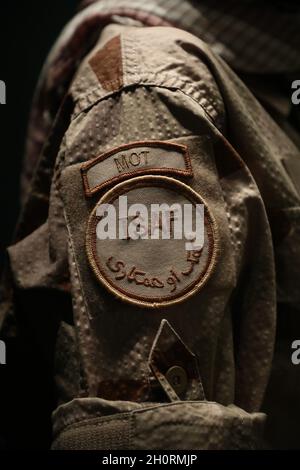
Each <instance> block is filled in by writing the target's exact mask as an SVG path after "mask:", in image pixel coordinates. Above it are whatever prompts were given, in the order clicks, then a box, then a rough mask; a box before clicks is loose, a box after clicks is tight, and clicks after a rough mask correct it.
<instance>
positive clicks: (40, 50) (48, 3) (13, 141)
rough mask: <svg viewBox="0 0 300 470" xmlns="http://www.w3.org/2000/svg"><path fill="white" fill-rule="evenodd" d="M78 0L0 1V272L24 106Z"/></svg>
mask: <svg viewBox="0 0 300 470" xmlns="http://www.w3.org/2000/svg"><path fill="white" fill-rule="evenodd" d="M78 3H79V2H78V0H42V1H40V2H36V1H23V0H15V1H11V2H8V1H6V2H1V28H0V80H3V81H4V82H5V83H6V90H7V104H6V105H0V136H1V142H0V161H1V167H0V168H1V169H0V178H1V180H0V214H1V219H0V220H1V222H0V270H1V266H2V265H3V259H4V250H5V247H6V246H7V245H8V244H9V243H10V241H11V237H12V233H13V230H14V226H15V223H16V220H17V217H18V207H19V200H18V196H19V179H20V169H21V163H22V157H23V153H24V140H25V134H26V129H27V124H28V114H29V110H30V104H31V100H32V95H33V92H34V88H35V85H36V82H37V80H38V76H39V72H40V70H41V67H42V65H43V62H44V61H45V58H46V57H47V54H48V52H49V49H50V48H51V46H52V45H53V43H54V41H55V39H56V38H57V36H58V34H59V33H60V31H61V29H62V28H63V27H64V25H65V24H66V22H67V21H68V19H69V18H71V17H72V16H73V14H74V12H75V11H76V7H77V5H78Z"/></svg>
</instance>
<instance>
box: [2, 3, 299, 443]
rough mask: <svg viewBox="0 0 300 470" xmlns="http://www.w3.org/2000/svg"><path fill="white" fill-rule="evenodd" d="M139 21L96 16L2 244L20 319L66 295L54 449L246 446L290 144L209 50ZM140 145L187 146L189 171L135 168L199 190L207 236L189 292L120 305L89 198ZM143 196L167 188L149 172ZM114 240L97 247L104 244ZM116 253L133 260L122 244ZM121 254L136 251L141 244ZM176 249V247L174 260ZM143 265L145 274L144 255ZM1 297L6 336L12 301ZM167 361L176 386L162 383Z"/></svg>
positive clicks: (295, 210) (272, 310) (263, 377)
mask: <svg viewBox="0 0 300 470" xmlns="http://www.w3.org/2000/svg"><path fill="white" fill-rule="evenodd" d="M90 8H92V7H90ZM128 16H130V15H128ZM141 18H142V16H140V17H139V19H137V18H135V19H134V20H133V21H138V22H139V23H136V24H120V23H124V21H121V20H120V19H119V18H114V20H111V24H108V25H104V24H103V25H102V29H101V31H99V30H100V28H99V26H98V36H97V40H96V41H95V44H94V45H93V47H92V48H91V50H90V51H89V52H88V53H87V54H86V55H85V57H84V59H83V60H82V61H81V62H80V65H79V66H78V70H77V71H76V73H75V76H74V78H73V80H72V83H71V85H70V87H69V89H68V92H67V97H66V98H65V101H64V105H63V107H62V108H61V110H60V112H59V114H58V117H57V118H56V121H55V123H54V126H53V128H52V132H51V135H50V137H49V140H48V141H47V145H46V146H45V147H44V151H43V153H42V156H41V158H40V160H39V163H38V165H37V168H36V171H35V175H34V177H33V180H32V185H31V190H30V191H29V193H28V199H27V202H26V204H25V206H24V210H23V214H22V217H21V222H20V224H19V230H18V238H19V239H18V240H17V241H16V243H15V244H14V245H12V246H11V247H10V248H9V250H8V251H9V260H10V271H11V277H12V279H13V283H12V285H13V290H14V291H15V292H17V293H18V296H19V298H20V299H21V302H22V308H23V309H24V310H26V311H27V312H29V313H28V316H29V321H30V319H32V321H34V319H35V314H34V311H36V310H38V309H41V308H42V304H43V302H47V298H48V296H51V298H52V299H55V302H57V308H58V311H60V310H59V309H60V298H61V297H60V296H61V295H64V296H66V297H67V298H68V299H72V307H70V305H69V304H68V307H66V306H65V305H64V308H61V314H60V322H59V328H58V332H57V336H56V338H55V378H56V383H57V392H58V393H57V395H58V403H57V405H58V407H57V409H56V410H55V411H54V413H53V438H54V444H53V448H54V449H77V448H78V449H89V448H91V449H95V448H96V449H97V448H98V449H99V448H100V449H101V448H103V449H192V448H193V449H254V448H257V447H259V446H261V445H262V435H263V425H264V422H265V415H264V414H263V413H261V412H260V411H261V409H262V404H263V398H264V394H265V391H266V387H267V384H268V381H269V377H270V372H271V367H272V363H273V359H274V356H273V353H274V343H275V329H276V309H277V302H278V301H280V302H281V303H282V304H284V305H288V309H289V311H291V312H293V313H292V314H294V312H297V309H298V308H299V287H298V279H299V274H300V273H299V270H300V267H299V258H300V245H299V224H300V209H299V207H300V205H299V200H300V197H299V194H298V192H297V190H296V188H295V185H294V183H293V181H292V179H291V176H290V175H289V174H288V172H287V170H286V168H287V167H288V163H287V162H289V161H291V160H292V161H293V162H295V161H299V150H298V149H297V148H296V147H295V145H294V144H293V143H292V142H291V141H290V140H289V138H288V137H287V136H286V135H285V134H284V132H283V131H281V129H280V128H279V127H278V126H277V125H276V124H275V123H274V121H273V120H272V119H271V118H270V116H269V115H268V114H267V113H266V112H265V111H264V109H263V108H262V107H261V106H260V104H259V103H258V102H257V101H256V99H255V98H254V97H253V95H252V94H251V93H250V92H249V90H248V89H247V88H246V86H245V85H243V83H242V82H241V81H240V80H239V78H238V77H237V76H236V75H235V73H234V72H233V71H232V70H231V69H230V68H229V67H228V65H226V63H225V62H224V61H223V60H222V59H220V58H219V57H218V56H217V55H216V54H215V53H214V52H213V51H212V49H211V47H210V46H209V45H207V44H206V43H205V42H203V41H202V40H201V39H199V38H197V37H196V36H194V35H192V34H190V33H188V32H186V31H184V30H182V29H179V28H175V27H172V26H168V25H166V24H164V25H159V24H160V21H161V20H160V19H159V18H157V19H156V20H154V18H153V17H152V18H151V22H152V24H153V23H154V24H155V25H154V24H153V25H152V26H149V25H147V24H144V25H142V24H141V23H142V20H141ZM98 20H99V19H98ZM76 21H77V26H78V24H80V22H79V19H78V18H77V20H75V22H76ZM118 23H119V24H118ZM129 23H130V22H129ZM146 23H147V22H146ZM156 23H157V24H158V25H156ZM98 24H99V23H98ZM70 31H73V34H74V35H75V33H78V29H77V30H76V28H75V27H74V23H73V27H72V28H70V27H69V37H68V40H69V41H71V42H72V35H71V36H70ZM73 40H74V37H73ZM61 41H63V40H61ZM141 142H142V143H143V147H142V148H143V149H144V150H143V151H147V149H149V148H150V147H151V144H150V143H151V142H162V143H163V144H161V146H162V153H161V155H162V157H164V158H167V157H166V156H165V155H164V150H165V147H164V145H165V144H167V143H169V144H173V145H175V146H176V145H177V146H181V147H183V148H185V149H187V150H188V154H189V161H190V168H191V170H192V172H191V174H190V175H188V176H187V175H180V174H177V175H176V173H175V172H174V169H175V170H176V168H177V170H178V165H179V163H178V161H179V160H178V157H176V155H174V154H173V157H172V158H171V160H172V159H173V160H172V161H173V165H171V168H170V171H171V173H170V174H169V175H167V176H166V175H164V173H161V171H163V170H164V168H163V165H162V164H161V163H160V164H158V163H157V161H156V164H155V165H154V167H155V168H156V170H157V171H153V174H151V171H150V170H149V171H147V176H146V175H145V179H147V178H148V179H149V178H151V177H152V178H153V179H154V180H156V181H158V182H162V178H165V179H167V181H168V184H170V185H172V188H173V189H174V194H175V196H174V198H175V199H176V198H177V197H178V198H180V197H182V194H181V193H180V190H179V189H178V186H181V185H182V183H184V185H187V186H188V187H189V188H190V190H192V191H194V192H195V193H197V194H199V195H200V196H201V198H203V200H204V201H205V204H206V205H207V208H208V210H209V212H210V213H211V214H212V215H213V219H214V221H215V225H216V231H215V239H216V240H217V248H218V249H217V250H216V251H214V250H215V247H213V248H212V251H213V252H214V253H215V263H214V269H213V270H211V272H209V276H208V278H207V280H206V282H205V283H204V284H203V285H201V288H199V289H198V290H197V291H196V292H195V293H194V295H192V296H188V297H187V298H185V299H183V301H182V302H180V303H178V304H177V303H174V304H172V305H168V306H164V305H158V306H157V305H155V308H153V309H145V308H144V306H143V305H136V304H134V303H130V302H126V301H125V302H124V299H123V298H122V296H121V295H119V294H118V289H115V290H114V292H112V290H111V289H109V288H107V286H106V285H105V284H104V283H103V282H99V279H97V276H95V272H94V270H93V269H92V268H93V266H91V263H90V260H89V256H88V254H87V251H86V245H88V247H89V246H90V242H89V238H88V237H87V227H88V225H89V220H90V218H91V215H92V213H93V210H94V209H95V207H96V205H97V203H98V201H99V199H100V197H103V196H105V195H106V194H107V193H108V191H114V190H115V188H116V187H117V186H116V185H115V180H114V178H115V177H117V176H119V173H118V166H117V167H115V168H114V167H113V163H112V162H111V165H109V162H110V160H109V159H108V160H106V159H104V158H102V159H101V156H102V157H103V155H104V156H105V155H106V154H107V153H108V154H110V153H111V152H112V151H113V152H114V151H115V150H113V149H119V150H120V149H124V146H126V148H128V145H129V146H130V148H133V149H137V148H140V147H139V146H140V145H141ZM146 143H147V144H148V145H149V146H148V147H147V146H146ZM173 148H174V147H173ZM117 151H118V150H116V152H117ZM155 155H156V154H155ZM155 155H154V158H155ZM150 157H151V153H150ZM99 158H100V160H99ZM176 158H177V159H176ZM99 161H100V162H103V161H105V162H106V166H103V167H102V173H101V174H100V176H99V175H98V177H97V178H99V185H100V186H99V188H98V190H97V192H95V193H94V194H88V197H87V194H86V189H87V187H86V184H84V181H83V178H82V173H83V172H84V171H85V169H86V168H89V165H88V164H87V162H93V164H94V163H98V162H99ZM134 161H136V160H134ZM51 165H53V168H51ZM141 171H143V169H141ZM172 171H173V174H172ZM139 178H142V174H139V176H137V175H136V174H135V173H134V172H131V171H128V172H126V174H125V176H124V175H123V176H122V181H121V182H118V183H119V184H118V187H119V186H120V185H121V186H122V188H123V187H124V185H126V184H127V185H128V187H131V186H132V185H133V187H134V188H137V187H138V186H137V184H138V182H137V179H139ZM173 179H174V180H175V181H178V182H180V184H179V183H176V182H175V183H174V181H173ZM170 180H171V181H170ZM91 181H92V183H93V180H91ZM139 181H140V180H139ZM103 182H104V183H107V185H104V186H103ZM93 184H94V183H93ZM97 184H98V183H97V181H96V183H95V184H94V186H95V187H97ZM149 194H151V193H149V192H147V194H146V196H145V194H144V195H143V198H144V197H149ZM153 194H154V196H153V197H154V199H155V200H160V198H163V197H164V194H163V191H162V190H161V187H160V186H159V185H158V186H156V190H155V192H154V193H153ZM150 202H151V201H150ZM159 243H160V242H159ZM113 250H114V248H111V245H109V242H108V244H107V254H108V255H110V252H111V251H112V252H113ZM103 253H104V251H103ZM121 253H122V255H124V257H125V258H126V257H127V258H128V259H131V257H132V256H133V255H132V251H131V248H128V245H126V244H124V245H123V248H122V251H121ZM162 253H164V251H163V250H162ZM134 254H135V256H136V257H137V259H142V260H143V256H144V248H143V245H142V244H141V243H140V244H139V245H137V246H136V251H135V253H134ZM104 256H105V255H104ZM164 256H165V257H164ZM168 257H169V254H168V253H165V255H162V258H161V261H160V262H161V264H162V265H164V263H165V262H166V260H167V261H168V259H169V258H168ZM178 257H179V254H178V252H177V251H176V250H174V263H175V264H176V263H177V265H178V263H179V261H178V260H179V258H178ZM291 260H293V262H292V263H291ZM147 263H148V266H149V270H153V271H155V269H157V266H156V264H155V263H157V264H158V263H159V260H158V258H157V257H154V256H153V259H151V258H149V259H148V260H147ZM192 266H193V263H192ZM175 267H176V266H175ZM276 284H277V288H276ZM143 289H144V290H143V291H142V296H145V295H146V293H145V291H146V287H143ZM34 292H38V293H39V296H38V298H37V297H34ZM26 293H29V294H30V295H27V296H26ZM6 305H10V309H6V316H5V317H3V329H4V331H5V328H8V326H7V325H9V321H10V319H11V318H12V314H13V309H14V307H13V306H12V304H11V303H9V300H7V302H6V304H5V306H6ZM39 334H40V333H39ZM174 366H176V367H179V368H180V371H179V372H178V371H177V373H178V374H179V376H180V374H182V375H181V376H180V377H181V381H182V382H183V385H182V383H181V384H179V385H181V386H179V387H178V382H176V380H175V381H174V383H173V382H172V380H171V379H170V377H171V375H172V372H171V371H170V370H171V369H172V367H174ZM298 384H299V381H298V382H297V383H296V386H299V385H298ZM272 412H273V410H272V406H271V407H270V413H271V415H272ZM271 417H272V416H271ZM187 429H188V432H187ZM282 432H286V431H285V430H284V429H283V430H282Z"/></svg>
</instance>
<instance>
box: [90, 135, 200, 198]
mask: <svg viewBox="0 0 300 470" xmlns="http://www.w3.org/2000/svg"><path fill="white" fill-rule="evenodd" d="M141 147H153V148H158V149H159V148H160V149H162V150H168V151H174V152H177V153H180V154H181V155H182V157H183V161H184V166H185V169H181V168H176V167H175V166H174V167H172V166H171V165H170V166H169V167H168V166H166V167H163V166H162V167H158V166H152V167H151V166H149V167H147V168H142V169H134V171H130V172H124V173H121V174H118V175H116V176H113V177H109V178H108V179H107V180H105V181H103V182H101V183H99V184H97V185H96V186H95V187H92V188H91V187H90V184H89V180H88V172H89V170H90V169H91V168H93V167H95V166H96V165H99V164H100V163H101V162H103V161H105V160H106V159H108V158H110V157H112V156H113V155H115V154H117V153H119V152H122V151H126V150H131V149H138V148H141ZM81 174H82V179H83V186H84V191H85V195H86V196H87V197H92V196H94V194H96V193H98V192H99V191H100V190H102V189H104V188H107V187H108V186H110V185H112V184H115V183H118V182H121V181H124V180H126V179H128V178H129V177H136V176H140V175H147V174H159V175H164V174H166V175H171V176H172V175H175V176H183V177H192V176H193V170H192V164H191V159H190V155H189V150H188V147H187V146H186V145H183V144H178V143H173V142H168V141H161V140H144V141H137V142H130V143H129V144H124V145H120V146H118V147H114V148H113V149H111V150H109V151H108V152H105V153H103V154H101V155H99V156H98V157H96V158H94V159H92V160H90V161H88V162H86V163H84V164H83V165H82V167H81Z"/></svg>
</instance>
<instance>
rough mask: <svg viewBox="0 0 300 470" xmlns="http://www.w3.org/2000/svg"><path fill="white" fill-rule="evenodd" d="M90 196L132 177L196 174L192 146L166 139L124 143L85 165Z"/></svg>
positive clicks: (85, 183) (85, 178)
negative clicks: (192, 161)
mask: <svg viewBox="0 0 300 470" xmlns="http://www.w3.org/2000/svg"><path fill="white" fill-rule="evenodd" d="M81 172H82V178H83V184H84V189H85V194H86V196H88V197H89V196H93V194H95V193H96V192H98V191H99V190H100V189H103V188H105V187H107V186H110V185H111V184H115V183H118V182H120V181H123V180H125V179H127V178H128V177H131V176H138V175H146V174H153V173H154V174H167V175H174V176H189V177H191V176H193V171H192V166H191V161H190V156H189V152H188V147H187V146H186V145H181V144H174V143H172V142H166V141H153V140H150V141H143V142H132V143H130V144H126V145H121V146H120V147H116V148H114V149H112V150H110V151H109V152H106V153H104V154H102V155H100V156H98V157H96V158H94V159H93V160H91V161H89V162H87V163H84V164H83V165H82V167H81Z"/></svg>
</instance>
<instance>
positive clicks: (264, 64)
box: [21, 0, 300, 204]
mask: <svg viewBox="0 0 300 470" xmlns="http://www.w3.org/2000/svg"><path fill="white" fill-rule="evenodd" d="M276 3H277V4H278V3H279V4H278V6H277V7H273V6H270V4H272V5H273V4H274V2H270V4H269V2H264V4H263V5H262V2H258V1H247V0H226V2H224V1H221V0H85V1H84V2H82V3H81V5H80V11H79V12H78V14H77V15H76V16H75V17H74V18H73V20H72V21H71V22H70V23H69V24H68V25H67V27H66V28H65V29H64V31H63V32H62V34H61V36H60V38H59V39H58V41H57V43H56V44H55V46H54V48H53V50H52V51H51V53H50V55H49V57H48V60H47V61H46V64H45V66H44V69H43V71H42V74H41V78H40V81H39V83H38V87H37V91H36V94H35V98H34V102H33V107H32V112H31V119H30V124H29V129H28V140H27V146H26V155H25V160H24V167H23V174H22V181H21V199H22V204H24V201H25V195H27V194H28V189H29V186H30V182H31V180H32V176H33V173H34V171H35V168H36V167H37V164H38V163H37V162H38V160H39V156H40V155H41V154H42V150H43V145H44V142H46V141H47V136H48V134H49V132H50V129H51V128H52V126H53V122H54V118H55V116H57V114H59V115H61V114H63V108H64V106H63V107H62V111H61V112H60V113H58V110H59V109H60V107H61V103H62V101H63V97H64V96H65V94H66V92H67V89H68V86H69V84H70V82H71V80H72V78H73V76H74V74H75V72H76V69H77V67H78V65H79V64H80V62H81V60H82V59H83V57H84V56H85V55H86V54H87V53H88V51H89V50H90V49H91V48H92V46H93V44H94V43H95V42H96V40H97V38H98V36H99V33H100V31H101V29H102V28H103V27H104V26H105V25H106V24H108V23H111V22H115V23H124V24H133V25H143V24H144V25H147V26H163V25H172V26H176V27H179V28H182V29H185V30H187V31H189V32H191V33H193V34H195V35H196V36H198V37H199V38H201V39H203V40H204V41H205V42H207V43H209V44H210V45H211V47H212V49H213V50H214V51H215V52H216V53H217V54H219V55H220V56H221V57H222V58H223V59H224V60H225V61H226V62H227V63H229V64H230V66H231V67H232V68H233V69H235V70H236V71H238V72H244V73H260V74H266V73H294V72H296V71H298V70H300V54H299V45H300V8H297V9H296V10H294V9H293V8H292V7H291V5H292V4H291V2H284V5H285V6H280V3H283V2H276ZM287 5H288V6H289V8H287ZM62 120H63V118H62Z"/></svg>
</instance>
